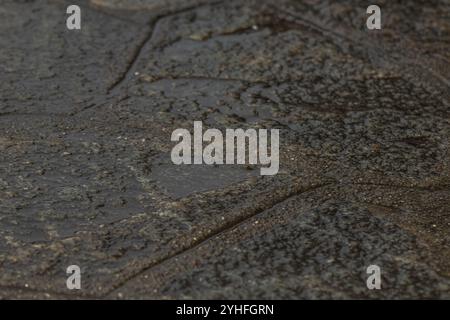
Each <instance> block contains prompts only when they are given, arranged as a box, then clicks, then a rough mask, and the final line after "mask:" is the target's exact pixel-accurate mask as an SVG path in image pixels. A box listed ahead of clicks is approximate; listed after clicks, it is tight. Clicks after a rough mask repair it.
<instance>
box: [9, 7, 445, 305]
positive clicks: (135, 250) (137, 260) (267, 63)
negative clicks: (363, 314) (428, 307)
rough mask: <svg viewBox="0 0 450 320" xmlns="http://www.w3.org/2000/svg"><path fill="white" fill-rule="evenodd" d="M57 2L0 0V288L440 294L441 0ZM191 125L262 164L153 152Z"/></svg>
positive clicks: (33, 294)
mask: <svg viewBox="0 0 450 320" xmlns="http://www.w3.org/2000/svg"><path fill="white" fill-rule="evenodd" d="M69 4H73V1H67V2H66V1H63V0H61V1H56V0H53V1H49V0H48V1H45V0H40V1H37V0H36V1H32V0H29V1H24V0H21V1H17V0H16V1H12V0H1V2H0V298H4V299H8V298H42V299H45V298H58V299H59V298H61V299H64V298H157V299H161V298H164V299H173V298H201V299H208V298H225V299H229V298H268V299H271V298H275V299H277V298H287V299H296V298H312V299H320V298H375V299H377V298H447V299H448V298H450V165H449V164H450V153H449V144H450V99H449V92H450V89H449V86H450V2H449V1H437V0H432V1H408V2H406V1H378V5H379V6H380V7H381V9H382V30H373V31H368V30H367V29H366V27H365V21H366V18H367V14H366V8H367V6H368V5H369V4H372V3H371V2H366V1H360V2H355V1H339V2H336V1H318V0H312V1H290V0H282V1H269V0H265V1H261V0H251V1H243V0H242V1H239V0H226V1H225V0H223V1H212V0H211V1H208V0H168V1H163V0H146V1H145V0H129V1H117V0H90V1H87V0H86V1H79V5H80V6H81V10H82V29H81V30H72V31H69V30H67V29H66V25H65V19H66V17H67V14H66V7H67V6H68V5H69ZM200 120H201V121H203V124H204V127H205V128H218V129H221V130H224V129H225V128H243V129H246V128H269V129H274V128H275V129H280V134H281V138H280V139H281V140H280V161H281V167H280V171H279V173H278V174H277V175H275V176H260V175H259V169H258V168H256V167H253V166H226V165H224V166H206V165H196V166H188V165H185V166H175V165H173V164H172V163H171V160H170V151H171V148H172V147H173V143H172V142H171V141H170V136H171V133H172V131H173V130H174V129H176V128H187V129H190V130H192V127H193V121H200ZM72 264H76V265H79V266H80V267H81V270H82V289H81V290H74V291H70V290H68V289H67V288H66V277H67V275H66V268H67V266H69V265H72ZM372 264H376V265H378V266H380V268H381V272H382V289H381V290H368V289H367V287H366V279H367V276H368V275H367V274H366V268H367V267H368V266H369V265H372Z"/></svg>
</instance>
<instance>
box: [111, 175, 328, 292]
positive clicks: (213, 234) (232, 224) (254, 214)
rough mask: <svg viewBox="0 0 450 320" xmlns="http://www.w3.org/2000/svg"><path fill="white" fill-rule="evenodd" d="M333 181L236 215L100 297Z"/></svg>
mask: <svg viewBox="0 0 450 320" xmlns="http://www.w3.org/2000/svg"><path fill="white" fill-rule="evenodd" d="M332 184H333V183H331V182H330V183H325V184H320V185H316V186H313V187H310V188H307V189H304V188H301V189H300V190H297V189H296V190H294V191H292V192H289V193H287V194H286V195H285V196H283V197H281V198H278V199H277V200H275V201H273V202H271V203H270V204H268V205H266V206H264V207H262V208H257V209H255V210H254V211H253V212H252V213H250V214H246V215H243V216H241V217H237V218H236V219H234V220H232V221H230V222H228V223H225V224H224V225H222V226H220V227H219V228H217V229H216V230H214V231H212V232H211V233H209V234H208V235H206V236H204V237H199V238H198V239H197V240H196V241H193V242H192V243H191V244H189V245H188V246H186V247H185V248H182V249H180V250H177V251H175V252H173V253H171V254H169V255H167V256H166V257H163V258H162V259H160V260H159V261H157V262H155V263H151V264H150V265H149V266H147V267H144V268H143V269H141V270H139V271H138V272H137V273H135V274H133V275H131V276H129V277H127V278H126V279H124V280H123V281H121V282H120V283H118V284H116V285H114V286H113V287H112V288H111V289H110V290H109V291H107V292H106V293H105V294H104V295H103V296H102V297H106V296H108V295H110V294H111V293H112V292H114V291H116V290H118V289H120V288H121V287H123V286H124V285H126V284H127V283H128V282H129V281H131V280H133V279H135V278H137V277H138V276H140V275H142V274H143V273H145V272H147V271H149V270H151V269H153V268H155V267H157V266H158V265H160V264H162V263H165V262H167V261H169V260H171V259H174V258H176V257H178V256H180V255H183V254H185V253H187V252H190V251H192V250H194V249H195V248H197V247H199V246H201V245H203V244H205V243H207V242H208V241H211V240H212V239H215V238H217V237H218V236H220V235H221V234H224V233H227V232H229V231H231V230H233V229H235V228H237V227H239V226H240V225H242V224H244V223H246V222H247V221H249V220H251V219H253V218H255V217H257V216H258V215H261V214H263V213H264V212H267V211H268V210H271V209H272V208H274V207H276V206H277V205H279V204H281V203H283V202H286V201H288V200H289V199H291V198H293V197H296V196H299V195H301V194H303V193H307V192H313V191H316V190H318V189H321V188H324V187H327V186H330V185H332Z"/></svg>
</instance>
